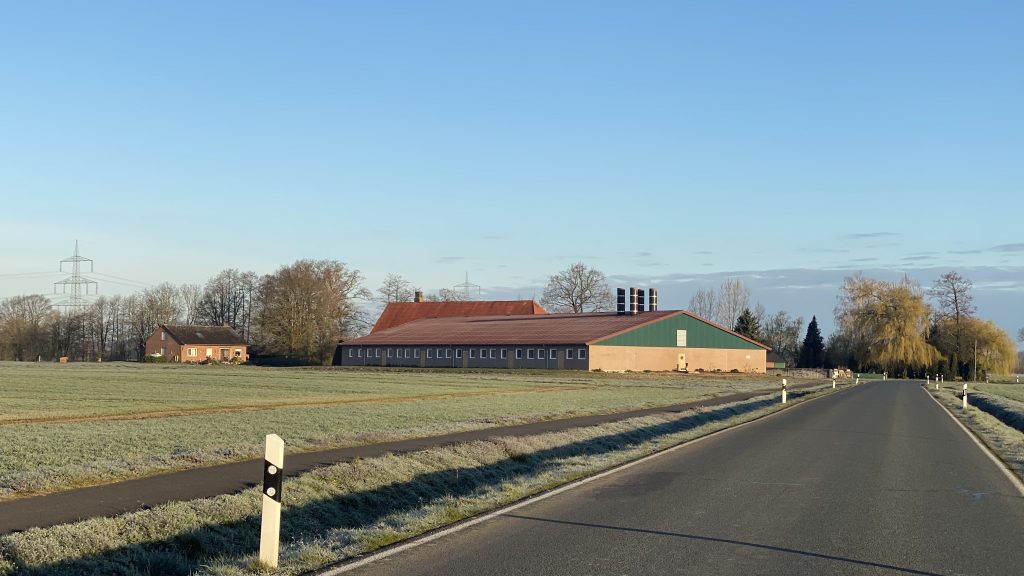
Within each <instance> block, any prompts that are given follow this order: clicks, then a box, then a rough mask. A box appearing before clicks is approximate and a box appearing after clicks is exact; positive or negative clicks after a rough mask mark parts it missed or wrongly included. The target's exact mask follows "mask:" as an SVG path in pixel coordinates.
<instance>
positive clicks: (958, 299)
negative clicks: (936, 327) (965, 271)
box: [928, 272, 977, 361]
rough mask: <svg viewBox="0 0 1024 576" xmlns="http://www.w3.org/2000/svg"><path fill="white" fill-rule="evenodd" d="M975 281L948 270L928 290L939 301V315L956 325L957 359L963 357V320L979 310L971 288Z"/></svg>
mask: <svg viewBox="0 0 1024 576" xmlns="http://www.w3.org/2000/svg"><path fill="white" fill-rule="evenodd" d="M973 287H974V283H973V282H971V281H970V280H968V279H967V278H964V277H963V276H961V275H959V274H957V273H956V272H947V273H946V274H943V275H942V276H940V277H939V279H938V280H936V281H935V284H933V285H932V288H931V289H930V290H929V291H928V295H929V296H931V297H932V298H934V299H935V300H936V302H938V304H939V309H938V317H939V318H940V319H950V320H952V321H953V325H954V327H955V333H956V340H955V342H954V358H955V359H956V361H960V360H962V359H963V355H962V349H963V340H964V332H963V326H962V320H963V319H964V318H971V317H973V316H974V312H975V311H976V310H977V309H976V308H975V306H974V296H973V295H972V294H971V288H973Z"/></svg>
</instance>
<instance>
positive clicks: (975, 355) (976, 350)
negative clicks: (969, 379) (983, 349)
mask: <svg viewBox="0 0 1024 576" xmlns="http://www.w3.org/2000/svg"><path fill="white" fill-rule="evenodd" d="M974 381H975V382H977V381H978V339H977V338H975V339H974Z"/></svg>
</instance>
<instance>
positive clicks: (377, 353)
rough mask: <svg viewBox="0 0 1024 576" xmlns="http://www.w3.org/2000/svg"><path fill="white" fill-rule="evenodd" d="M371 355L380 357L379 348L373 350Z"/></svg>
mask: <svg viewBox="0 0 1024 576" xmlns="http://www.w3.org/2000/svg"><path fill="white" fill-rule="evenodd" d="M373 355H374V356H376V357H377V358H380V348H377V349H376V350H374V352H373Z"/></svg>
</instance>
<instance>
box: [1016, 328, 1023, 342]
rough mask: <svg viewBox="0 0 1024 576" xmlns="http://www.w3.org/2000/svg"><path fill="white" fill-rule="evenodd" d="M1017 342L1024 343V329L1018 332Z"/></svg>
mask: <svg viewBox="0 0 1024 576" xmlns="http://www.w3.org/2000/svg"><path fill="white" fill-rule="evenodd" d="M1017 341H1018V342H1024V328H1021V329H1020V330H1018V331H1017Z"/></svg>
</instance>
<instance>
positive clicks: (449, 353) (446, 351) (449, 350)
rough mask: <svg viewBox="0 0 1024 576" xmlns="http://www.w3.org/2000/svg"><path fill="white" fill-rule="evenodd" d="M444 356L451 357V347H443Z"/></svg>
mask: <svg viewBox="0 0 1024 576" xmlns="http://www.w3.org/2000/svg"><path fill="white" fill-rule="evenodd" d="M444 357H445V358H451V357H452V349H451V348H447V349H445V351H444Z"/></svg>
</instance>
